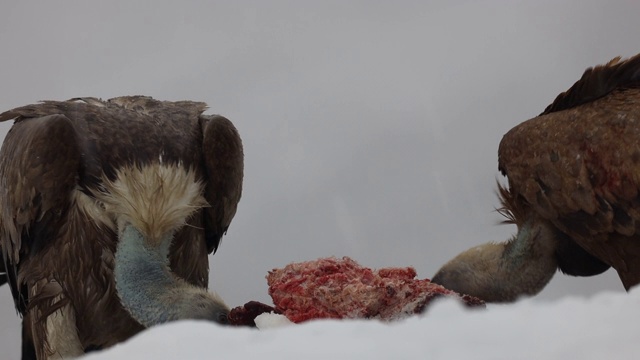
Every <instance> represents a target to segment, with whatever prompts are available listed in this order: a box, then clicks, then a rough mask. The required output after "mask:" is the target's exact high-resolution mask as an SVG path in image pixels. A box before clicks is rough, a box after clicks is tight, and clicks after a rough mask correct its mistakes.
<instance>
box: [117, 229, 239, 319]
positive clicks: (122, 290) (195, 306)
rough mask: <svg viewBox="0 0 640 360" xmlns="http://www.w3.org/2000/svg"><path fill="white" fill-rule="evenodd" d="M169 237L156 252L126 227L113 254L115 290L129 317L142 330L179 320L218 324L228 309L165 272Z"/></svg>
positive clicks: (209, 295) (135, 232) (196, 288)
mask: <svg viewBox="0 0 640 360" xmlns="http://www.w3.org/2000/svg"><path fill="white" fill-rule="evenodd" d="M170 245H171V236H167V237H166V238H165V239H163V240H162V241H161V242H160V244H159V246H158V247H157V248H151V247H149V246H148V242H147V240H146V239H145V238H144V236H143V235H142V234H141V233H140V231H138V230H137V229H136V228H135V227H133V226H131V225H126V226H125V228H124V230H123V231H122V234H121V237H120V239H119V242H118V249H117V252H116V265H115V270H114V275H115V280H116V289H117V291H118V294H119V296H120V299H121V301H122V303H123V305H124V306H125V308H126V309H127V310H128V311H129V313H130V314H131V315H132V316H133V318H135V319H136V320H137V321H138V322H139V323H141V324H142V325H144V326H147V327H149V326H152V325H156V324H160V323H164V322H168V321H174V320H180V319H203V320H214V321H219V320H222V321H223V319H219V318H220V317H224V316H226V313H227V311H228V309H227V308H226V306H225V305H224V303H223V302H222V300H221V299H217V298H216V296H215V295H214V294H210V293H208V292H207V291H206V290H205V289H201V288H198V287H195V286H193V285H190V284H188V283H186V282H185V281H184V280H182V279H180V278H178V277H177V276H175V275H174V274H173V273H171V270H170V268H169V264H168V257H167V256H168V253H169V246H170Z"/></svg>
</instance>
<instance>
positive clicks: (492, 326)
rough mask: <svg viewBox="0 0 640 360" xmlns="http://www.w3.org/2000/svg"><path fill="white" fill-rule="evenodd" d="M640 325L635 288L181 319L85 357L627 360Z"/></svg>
mask: <svg viewBox="0 0 640 360" xmlns="http://www.w3.org/2000/svg"><path fill="white" fill-rule="evenodd" d="M639 321H640V289H635V290H634V291H632V292H631V293H630V294H620V293H603V294H599V295H597V296H594V297H592V298H590V299H584V298H573V297H571V298H565V299H563V300H560V301H556V302H550V303H541V302H533V301H530V300H523V301H521V302H519V303H517V304H512V305H502V306H490V307H489V308H488V309H485V310H467V309H465V308H462V306H461V305H459V304H458V303H456V302H454V301H441V302H439V303H436V304H432V306H431V307H430V308H429V312H428V313H427V314H426V315H425V316H416V317H414V318H410V319H407V320H405V321H402V322H397V323H392V324H384V323H380V322H377V321H367V320H349V321H346V320H342V321H340V320H322V321H312V322H308V323H305V324H300V325H291V326H284V327H278V328H273V329H264V330H256V329H249V328H228V327H222V326H218V325H215V324H211V323H205V322H196V321H182V322H177V323H172V324H168V325H163V326H158V327H156V328H153V329H150V330H148V331H145V332H144V333H142V334H140V335H138V336H137V337H135V338H133V339H131V340H130V341H128V342H126V343H124V344H122V345H119V346H116V347H114V348H111V349H109V350H106V351H103V352H100V353H95V354H91V355H89V356H87V357H86V359H91V360H98V359H103V360H104V359H119V360H125V359H156V360H162V359H296V358H300V359H319V360H320V359H322V360H326V359H350V360H351V359H367V360H372V359H385V360H387V359H563V360H564V359H583V360H586V359H635V358H638V357H639V356H640V355H639V354H640V341H639V340H638V335H639V334H640V322H639Z"/></svg>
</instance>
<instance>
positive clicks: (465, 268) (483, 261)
mask: <svg viewBox="0 0 640 360" xmlns="http://www.w3.org/2000/svg"><path fill="white" fill-rule="evenodd" d="M555 236H556V235H555V232H554V230H553V228H552V227H551V226H550V225H549V224H548V223H546V222H545V221H543V220H540V219H536V221H534V219H530V220H529V221H527V222H525V223H524V224H522V225H521V226H520V228H519V229H518V235H517V236H515V237H514V238H512V239H511V240H510V241H508V242H506V243H502V244H495V243H488V244H484V245H480V246H477V247H474V248H471V249H469V250H467V251H465V252H463V253H461V254H460V255H458V256H456V257H455V258H454V259H453V260H451V261H449V262H448V263H447V264H445V265H444V266H443V267H442V268H441V269H440V270H439V271H438V272H437V273H436V275H435V276H434V277H433V279H432V281H433V282H435V283H437V284H440V285H443V286H444V287H446V288H449V289H451V290H455V291H457V292H459V293H463V294H469V295H473V296H476V297H479V298H481V299H483V300H485V301H487V302H511V301H515V300H517V299H518V297H520V296H531V295H535V294H537V293H538V292H540V290H542V289H543V288H544V287H545V285H546V284H547V283H548V282H549V280H551V278H552V277H553V275H554V273H555V272H556V269H557V261H556V258H555V248H556V247H555V246H556V239H555Z"/></svg>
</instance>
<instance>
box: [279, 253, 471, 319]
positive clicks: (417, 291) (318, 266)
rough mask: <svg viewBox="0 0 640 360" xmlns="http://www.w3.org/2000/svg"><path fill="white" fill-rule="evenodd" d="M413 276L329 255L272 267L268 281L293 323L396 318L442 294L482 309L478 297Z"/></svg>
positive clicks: (409, 272) (407, 271) (408, 271)
mask: <svg viewBox="0 0 640 360" xmlns="http://www.w3.org/2000/svg"><path fill="white" fill-rule="evenodd" d="M415 277H416V271H415V269H413V268H411V267H407V268H385V269H379V270H375V271H374V270H371V269H369V268H365V267H362V266H360V265H359V264H358V263H357V262H355V261H354V260H352V259H350V258H348V257H343V258H342V259H337V258H335V257H330V258H322V259H318V260H313V261H307V262H302V263H292V264H289V265H287V266H285V267H284V268H283V269H274V270H272V271H270V272H269V274H268V275H267V282H268V284H269V295H271V298H272V299H273V302H274V304H275V307H276V310H277V311H278V312H281V313H282V314H284V315H285V316H286V317H287V318H289V320H291V321H293V322H295V323H299V322H303V321H306V320H311V319H326V318H332V319H343V318H374V319H380V320H387V321H390V320H398V319H402V318H405V317H408V316H410V315H412V314H416V313H421V312H422V311H423V310H424V309H425V307H426V306H427V305H428V304H429V302H431V300H433V299H434V298H436V297H439V296H449V297H454V298H457V299H459V300H461V301H463V302H464V303H465V304H467V305H469V306H484V302H483V301H482V300H480V299H478V298H474V297H472V296H468V295H460V294H458V293H456V292H454V291H452V290H448V289H445V288H444V287H442V286H440V285H438V284H434V283H432V282H431V281H430V280H428V279H425V280H419V279H415Z"/></svg>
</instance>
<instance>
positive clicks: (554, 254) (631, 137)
mask: <svg viewBox="0 0 640 360" xmlns="http://www.w3.org/2000/svg"><path fill="white" fill-rule="evenodd" d="M498 168H499V170H500V172H501V173H502V174H503V175H504V176H506V177H507V178H508V185H507V186H501V185H500V184H498V195H499V197H500V198H501V204H502V207H500V208H499V209H498V211H499V212H500V213H501V214H503V215H505V216H506V218H507V220H506V221H505V222H509V223H514V224H516V226H517V228H518V232H517V234H516V235H515V236H513V238H512V239H510V240H508V241H507V242H505V243H488V244H484V245H480V246H476V247H473V248H471V249H469V250H467V251H464V252H462V253H461V254H459V255H458V256H456V257H455V258H453V259H452V260H451V261H449V262H448V263H446V264H445V265H444V266H443V267H442V268H441V269H440V270H438V272H437V273H436V275H435V276H434V277H433V279H432V280H433V281H434V282H436V283H438V284H441V285H443V286H445V287H447V288H449V289H452V290H455V291H458V292H461V293H466V294H470V295H473V296H477V297H479V298H482V299H484V300H485V301H489V302H512V301H515V300H517V298H518V297H520V296H533V295H535V294H537V293H538V292H540V291H541V290H542V289H543V288H544V287H545V285H546V284H547V283H548V282H549V280H551V278H552V277H553V275H554V274H555V272H556V270H558V269H559V270H560V271H562V272H563V273H564V274H568V275H572V276H593V275H598V274H600V273H602V272H604V271H605V270H607V269H609V268H610V267H612V268H613V269H615V270H616V271H617V273H618V275H619V277H620V280H621V281H622V284H623V285H624V287H625V288H626V289H627V290H629V289H630V288H631V287H633V286H635V285H637V284H638V283H640V193H639V190H640V55H636V56H634V57H631V58H629V59H626V60H623V61H621V60H620V58H619V57H617V58H615V59H613V60H611V61H609V62H608V63H607V64H604V65H600V66H596V67H594V68H589V69H587V70H586V71H585V72H584V74H583V75H582V78H580V80H578V81H577V82H576V83H575V84H574V85H573V86H572V87H571V88H569V89H568V90H567V91H565V92H563V93H561V94H560V95H558V96H557V97H556V99H555V100H554V101H553V103H552V104H551V105H549V106H548V107H547V108H546V109H545V110H544V112H542V113H541V114H540V115H539V116H537V117H534V118H532V119H530V120H527V121H524V122H523V123H521V124H519V125H517V126H516V127H514V128H513V129H511V130H510V131H509V132H507V134H506V135H504V137H503V138H502V141H501V142H500V145H499V149H498Z"/></svg>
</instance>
